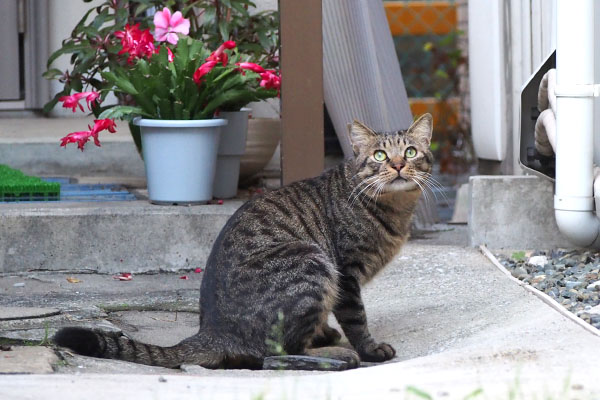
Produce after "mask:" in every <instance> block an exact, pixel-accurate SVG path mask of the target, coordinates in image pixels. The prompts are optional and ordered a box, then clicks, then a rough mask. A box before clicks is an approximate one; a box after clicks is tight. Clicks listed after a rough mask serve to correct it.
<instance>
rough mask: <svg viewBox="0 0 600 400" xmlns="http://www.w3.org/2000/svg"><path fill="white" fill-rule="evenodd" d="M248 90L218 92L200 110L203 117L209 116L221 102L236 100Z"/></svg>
mask: <svg viewBox="0 0 600 400" xmlns="http://www.w3.org/2000/svg"><path fill="white" fill-rule="evenodd" d="M247 94H248V92H247V91H246V90H230V91H228V92H222V93H219V94H218V95H217V96H216V97H215V98H214V99H212V100H211V101H210V102H209V103H208V104H207V105H206V107H204V110H203V111H202V112H201V114H202V116H203V118H210V117H211V116H212V115H213V114H214V112H215V111H216V109H217V108H219V107H220V106H221V105H222V104H225V103H228V102H237V100H238V99H239V98H241V97H243V96H246V95H247Z"/></svg>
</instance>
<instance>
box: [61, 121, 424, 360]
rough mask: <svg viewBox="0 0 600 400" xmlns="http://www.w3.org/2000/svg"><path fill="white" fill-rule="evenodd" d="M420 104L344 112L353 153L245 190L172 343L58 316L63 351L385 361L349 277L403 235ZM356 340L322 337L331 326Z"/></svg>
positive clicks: (394, 248)
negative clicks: (410, 108) (194, 315)
mask: <svg viewBox="0 0 600 400" xmlns="http://www.w3.org/2000/svg"><path fill="white" fill-rule="evenodd" d="M431 132H432V118H431V115H429V114H425V115H423V116H421V117H420V118H419V119H418V120H416V121H415V122H414V123H413V125H412V126H411V127H410V128H409V129H408V130H406V131H398V132H384V133H376V132H374V131H373V130H371V129H369V128H368V127H366V126H365V125H363V124H362V123H360V122H357V121H355V122H354V123H353V124H352V126H351V129H350V137H351V142H352V146H353V150H354V154H355V159H354V160H352V161H347V162H346V163H344V164H341V165H339V166H338V167H335V168H333V169H331V170H328V171H326V172H324V173H323V174H322V175H321V176H319V177H316V178H312V179H307V180H304V181H300V182H296V183H293V184H291V185H289V186H285V187H282V188H280V189H278V190H274V191H272V192H269V193H266V194H264V195H262V196H259V197H255V198H253V199H252V200H250V201H248V202H247V203H245V204H244V205H243V206H242V207H241V208H240V209H239V210H238V211H237V212H236V213H235V214H234V215H233V216H232V217H231V218H230V219H229V221H228V222H227V224H226V225H225V227H224V228H223V230H222V231H221V233H220V234H219V236H218V238H217V240H216V241H215V243H214V246H213V248H212V251H211V254H210V256H209V258H208V261H207V265H206V270H205V275H204V278H203V280H202V286H201V291H200V305H201V307H200V331H199V332H198V333H197V334H196V335H194V336H192V337H190V338H187V339H185V340H183V341H181V342H180V343H179V344H176V345H174V346H172V347H160V346H155V345H149V344H144V343H140V342H136V341H134V340H131V339H129V338H127V337H126V336H123V335H120V334H114V333H105V332H101V331H95V330H89V329H85V328H77V327H69V328H63V329H61V330H60V331H59V332H58V333H57V334H56V336H55V338H54V340H55V342H56V343H57V344H58V345H61V346H66V347H69V348H71V349H73V350H74V351H76V352H78V353H80V354H84V355H89V356H94V357H104V358H115V359H121V360H127V361H133V362H137V363H142V364H148V365H157V366H163V367H171V368H175V367H178V366H180V365H181V364H198V365H201V366H204V367H208V368H261V366H262V362H263V359H264V358H265V357H266V356H269V355H273V354H274V353H276V351H277V350H276V348H277V346H272V344H273V343H279V344H280V349H281V348H282V349H283V351H285V353H287V354H292V355H294V354H295V355H301V354H306V355H314V356H328V357H333V358H338V359H342V360H346V361H348V362H349V364H350V366H351V367H355V366H357V365H358V364H359V362H360V360H363V361H378V362H380V361H386V360H389V359H391V358H392V357H394V355H395V353H396V352H395V350H394V348H393V347H392V346H390V345H389V344H386V343H378V342H377V341H375V340H374V339H373V337H371V334H370V333H369V329H368V328H367V317H366V314H365V309H364V306H363V302H362V299H361V295H360V286H361V285H362V284H364V283H366V282H368V281H369V280H371V279H372V278H373V277H374V276H375V274H377V273H378V272H379V271H380V270H381V269H382V268H383V267H384V266H385V265H386V264H387V263H388V262H390V260H392V258H393V257H394V256H395V255H396V254H397V253H398V251H399V250H400V247H401V246H402V245H403V243H404V242H405V241H406V240H407V238H408V236H409V230H410V224H411V217H412V214H413V211H414V209H415V206H416V204H417V201H418V199H419V196H420V195H421V189H423V185H424V184H426V183H427V180H428V178H429V176H430V171H431V167H432V162H433V158H432V154H431V152H430V151H429V143H430V138H431ZM330 312H333V314H334V315H335V317H336V318H337V321H338V322H339V323H340V325H341V327H342V329H343V331H344V333H345V335H346V337H347V338H348V340H349V342H350V344H351V345H352V346H353V347H354V349H355V350H351V349H348V348H344V347H338V346H333V345H334V344H335V343H336V342H337V341H338V340H339V339H340V336H341V335H340V333H339V332H338V331H337V330H335V329H333V328H331V327H330V326H329V325H328V324H327V318H328V315H329V313H330Z"/></svg>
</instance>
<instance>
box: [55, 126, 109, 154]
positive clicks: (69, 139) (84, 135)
mask: <svg viewBox="0 0 600 400" xmlns="http://www.w3.org/2000/svg"><path fill="white" fill-rule="evenodd" d="M116 127H117V124H115V121H114V120H112V119H95V120H94V126H93V127H90V126H89V125H88V130H87V131H79V132H72V133H69V134H68V135H67V136H65V137H63V138H62V139H61V142H60V145H61V146H62V147H66V146H67V143H77V148H78V149H80V150H81V151H83V148H84V147H85V144H86V143H87V142H88V141H89V140H90V137H92V138H93V139H94V144H95V145H96V146H98V147H100V140H98V133H99V132H101V131H103V130H105V129H107V130H108V131H109V132H111V133H115V132H116Z"/></svg>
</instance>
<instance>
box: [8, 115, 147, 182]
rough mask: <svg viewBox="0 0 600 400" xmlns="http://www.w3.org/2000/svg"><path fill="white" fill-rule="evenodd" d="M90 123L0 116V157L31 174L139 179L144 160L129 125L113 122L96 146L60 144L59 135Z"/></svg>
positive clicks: (92, 144) (64, 119) (80, 119)
mask: <svg viewBox="0 0 600 400" xmlns="http://www.w3.org/2000/svg"><path fill="white" fill-rule="evenodd" d="M89 124H93V118H92V117H85V118H0V160H1V163H2V164H6V165H8V166H9V167H11V168H15V169H18V170H21V171H23V172H24V173H26V174H28V175H35V176H69V177H73V176H120V177H128V178H143V177H144V175H145V172H144V162H143V161H142V159H141V157H140V156H139V154H138V152H137V150H136V148H135V144H134V143H133V139H132V138H131V134H130V133H129V127H128V126H127V124H126V123H124V122H117V132H116V133H102V134H101V135H100V142H101V145H102V147H97V146H95V145H94V143H92V142H91V141H90V142H88V143H87V145H86V146H85V150H84V151H80V150H78V149H77V146H76V145H75V144H68V145H67V147H66V148H63V147H60V138H61V137H63V136H66V135H67V134H68V133H70V132H75V131H81V130H85V129H86V127H87V126H88V125H89Z"/></svg>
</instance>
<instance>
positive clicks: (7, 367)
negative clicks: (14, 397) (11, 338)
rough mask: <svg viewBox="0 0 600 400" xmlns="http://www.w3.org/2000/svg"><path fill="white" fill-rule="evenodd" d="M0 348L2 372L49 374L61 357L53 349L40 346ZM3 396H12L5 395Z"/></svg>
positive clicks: (0, 369) (0, 367)
mask: <svg viewBox="0 0 600 400" xmlns="http://www.w3.org/2000/svg"><path fill="white" fill-rule="evenodd" d="M9 348H10V350H0V374H49V373H52V372H53V369H52V366H53V365H55V364H56V363H58V361H59V359H58V357H57V356H56V354H55V353H54V351H53V350H52V349H49V348H47V347H40V346H10V347H9ZM0 397H2V398H10V397H3V396H0Z"/></svg>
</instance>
